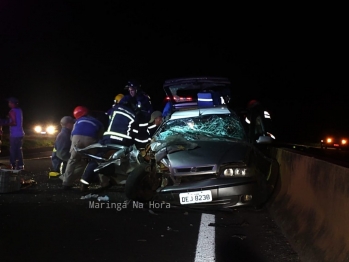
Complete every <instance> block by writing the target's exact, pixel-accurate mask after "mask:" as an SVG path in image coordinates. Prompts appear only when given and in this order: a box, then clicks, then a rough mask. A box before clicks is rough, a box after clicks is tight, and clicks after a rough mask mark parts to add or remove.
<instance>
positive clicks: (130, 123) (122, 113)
mask: <svg viewBox="0 0 349 262" xmlns="http://www.w3.org/2000/svg"><path fill="white" fill-rule="evenodd" d="M119 109H121V108H119ZM125 111H126V112H128V111H127V110H125ZM116 114H120V115H123V116H126V117H127V118H129V119H130V120H131V121H130V122H129V123H128V129H127V131H126V133H127V134H126V135H124V134H121V133H117V132H112V131H110V128H111V127H112V125H109V127H108V130H107V131H106V132H104V135H117V136H121V137H125V138H129V139H130V138H131V137H130V130H131V125H132V124H133V122H134V119H133V118H132V117H131V116H130V115H133V114H131V113H130V115H128V114H126V113H124V112H119V111H114V113H113V118H112V119H111V122H113V121H114V117H115V115H116Z"/></svg>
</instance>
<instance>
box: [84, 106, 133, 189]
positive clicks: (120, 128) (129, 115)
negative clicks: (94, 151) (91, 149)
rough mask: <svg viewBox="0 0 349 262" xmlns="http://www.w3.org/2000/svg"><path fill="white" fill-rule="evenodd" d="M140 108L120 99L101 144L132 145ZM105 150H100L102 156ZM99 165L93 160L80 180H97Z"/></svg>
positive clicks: (85, 182) (87, 182) (85, 181)
mask: <svg viewBox="0 0 349 262" xmlns="http://www.w3.org/2000/svg"><path fill="white" fill-rule="evenodd" d="M139 114H140V110H139V109H138V108H137V107H135V105H134V104H132V103H131V102H130V101H125V102H123V101H120V102H119V103H118V104H117V106H115V107H114V109H113V111H112V114H111V116H112V117H111V121H110V123H109V126H108V128H107V130H106V131H105V132H104V134H103V137H102V139H101V141H100V143H101V144H103V145H106V144H118V145H123V146H132V145H133V144H134V143H135V137H136V135H137V130H136V128H137V127H138V120H137V119H138V115H139ZM103 154H105V152H100V153H99V155H100V156H102V155H103ZM97 166H98V163H97V162H96V161H93V160H91V161H90V162H89V163H88V165H87V166H86V169H85V171H84V173H83V175H82V179H81V180H80V181H81V182H82V183H84V184H85V185H89V184H90V182H92V181H94V180H96V178H97V177H98V174H97V173H95V172H94V169H95V168H96V167H97ZM100 181H101V185H102V187H103V182H105V181H103V178H101V177H100Z"/></svg>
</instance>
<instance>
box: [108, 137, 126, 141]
mask: <svg viewBox="0 0 349 262" xmlns="http://www.w3.org/2000/svg"><path fill="white" fill-rule="evenodd" d="M110 139H116V140H119V141H122V140H124V139H123V138H122V137H118V136H110Z"/></svg>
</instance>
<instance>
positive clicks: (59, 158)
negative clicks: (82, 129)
mask: <svg viewBox="0 0 349 262" xmlns="http://www.w3.org/2000/svg"><path fill="white" fill-rule="evenodd" d="M60 124H61V127H62V129H61V131H60V132H59V133H58V135H57V137H56V140H55V144H54V147H53V152H52V157H51V161H52V172H53V174H52V173H51V172H50V175H54V176H57V175H59V174H64V172H65V169H66V166H67V163H68V160H69V158H70V148H71V139H70V137H71V131H72V129H73V127H74V124H75V119H74V118H72V117H71V116H64V117H63V118H62V119H61V121H60Z"/></svg>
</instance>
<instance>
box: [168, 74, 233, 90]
mask: <svg viewBox="0 0 349 262" xmlns="http://www.w3.org/2000/svg"><path fill="white" fill-rule="evenodd" d="M195 83H217V84H218V83H219V84H227V85H230V84H231V82H230V81H229V79H228V78H226V77H209V76H207V77H182V78H173V79H169V80H166V81H165V82H164V87H167V86H174V85H180V84H195Z"/></svg>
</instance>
